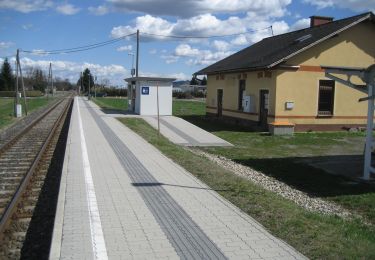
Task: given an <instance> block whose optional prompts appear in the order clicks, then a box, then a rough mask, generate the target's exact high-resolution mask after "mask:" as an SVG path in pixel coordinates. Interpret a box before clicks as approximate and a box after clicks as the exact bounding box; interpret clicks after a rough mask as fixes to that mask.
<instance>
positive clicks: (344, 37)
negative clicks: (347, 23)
mask: <svg viewBox="0 0 375 260" xmlns="http://www.w3.org/2000/svg"><path fill="white" fill-rule="evenodd" d="M374 28H375V27H374V25H372V24H370V23H364V24H360V25H358V26H355V27H354V28H351V29H349V30H347V31H346V32H344V33H341V34H340V35H338V36H336V37H333V38H331V39H330V40H328V41H326V42H323V43H321V44H319V45H317V46H315V47H313V48H311V49H310V50H308V51H306V52H303V53H301V54H299V55H298V56H296V57H294V58H291V59H290V60H288V61H287V64H289V65H300V66H301V67H300V69H299V70H294V71H292V70H289V71H286V70H284V71H282V70H279V71H278V72H277V88H276V95H277V101H276V114H275V121H288V122H291V123H295V124H330V125H332V124H337V125H356V124H359V125H361V124H365V123H366V118H367V103H366V102H358V99H359V98H361V97H364V96H366V94H365V93H363V92H360V91H358V90H354V89H351V88H349V87H347V86H344V85H342V84H340V83H338V82H335V94H334V111H333V116H332V117H319V116H318V114H317V113H318V93H319V90H318V88H319V80H320V79H328V78H325V75H324V72H323V71H322V70H321V69H320V65H325V66H346V67H368V66H370V65H371V64H374V63H375V59H374V57H375V45H374V44H371V41H369V40H368V39H369V38H372V39H375V30H374ZM354 81H355V82H356V83H360V84H364V83H363V82H362V81H361V80H359V79H355V80H354ZM286 101H293V102H294V109H293V110H286V109H285V102H286Z"/></svg>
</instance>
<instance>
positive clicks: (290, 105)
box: [285, 101, 294, 110]
mask: <svg viewBox="0 0 375 260" xmlns="http://www.w3.org/2000/svg"><path fill="white" fill-rule="evenodd" d="M293 108H294V102H291V101H287V102H285V109H286V110H292V109H293Z"/></svg>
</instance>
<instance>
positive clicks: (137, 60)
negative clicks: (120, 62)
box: [135, 30, 139, 77]
mask: <svg viewBox="0 0 375 260" xmlns="http://www.w3.org/2000/svg"><path fill="white" fill-rule="evenodd" d="M138 65H139V30H137V57H136V64H135V76H136V77H138Z"/></svg>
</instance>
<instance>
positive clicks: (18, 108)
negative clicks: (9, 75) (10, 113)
mask: <svg viewBox="0 0 375 260" xmlns="http://www.w3.org/2000/svg"><path fill="white" fill-rule="evenodd" d="M17 52H18V50H17ZM15 92H16V96H15V104H14V116H15V117H19V116H21V115H20V114H19V113H18V112H19V111H22V106H21V104H20V99H19V94H18V61H17V59H16V91H15Z"/></svg>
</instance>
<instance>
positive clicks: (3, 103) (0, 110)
mask: <svg viewBox="0 0 375 260" xmlns="http://www.w3.org/2000/svg"><path fill="white" fill-rule="evenodd" d="M52 100H53V99H52V98H49V99H47V98H45V97H40V98H29V99H27V108H28V113H31V112H32V111H34V110H35V109H37V108H39V107H42V106H45V105H47V104H48V103H49V102H51V101H52ZM21 104H22V115H23V116H24V115H25V105H24V100H23V99H22V100H21ZM14 121H16V118H15V117H14V99H13V98H0V129H2V128H4V127H6V126H8V125H10V124H12V123H13V122H14Z"/></svg>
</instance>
